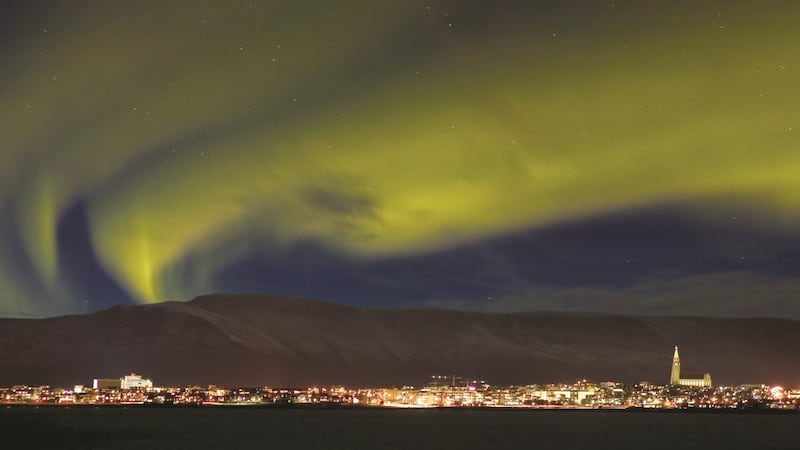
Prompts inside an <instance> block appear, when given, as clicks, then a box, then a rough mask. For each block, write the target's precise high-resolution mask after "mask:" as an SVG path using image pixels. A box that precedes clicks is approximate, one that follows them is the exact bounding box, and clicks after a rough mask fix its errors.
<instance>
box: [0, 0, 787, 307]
mask: <svg viewBox="0 0 800 450" xmlns="http://www.w3.org/2000/svg"><path fill="white" fill-rule="evenodd" d="M797 17H800V4H798V3H797V2H792V1H767V2H744V1H742V2H739V1H717V2H709V1H671V2H656V1H632V0H631V1H527V2H526V1H502V0H500V1H466V0H465V1H392V2H374V1H372V2H370V1H337V2H322V1H320V2H314V1H277V0H275V1H255V0H254V1H219V2H209V1H186V2H166V3H164V2H146V1H145V2H99V1H78V2H72V1H33V2H3V3H2V14H0V61H2V64H0V211H2V219H0V314H2V315H4V316H48V315H55V314H64V313H76V312H84V311H92V310H96V309H98V308H103V307H107V306H110V305H113V304H119V303H129V302H140V303H148V302H158V301H166V300H188V299H190V298H191V297H193V296H195V295H199V294H205V293H209V292H221V291H259V292H272V293H281V294H291V295H302V296H312V297H316V298H320V299H328V300H333V301H340V302H349V303H355V304H363V305H373V306H398V305H399V306H404V305H440V306H453V307H466V308H478V309H489V310H517V309H581V310H584V309H585V310H601V311H615V312H657V313H671V314H695V313H696V314H711V315H726V314H734V315H768V316H784V315H786V316H792V317H800V304H796V303H797V299H796V293H797V292H800V290H798V288H800V283H797V282H796V280H797V276H798V275H799V274H800V232H798V231H797V230H798V225H800V108H798V105H800V90H798V89H797V87H796V85H797V81H796V80H797V78H798V74H800V29H798V28H797V24H796V18H797Z"/></svg>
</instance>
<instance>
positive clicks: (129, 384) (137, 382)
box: [119, 373, 153, 389]
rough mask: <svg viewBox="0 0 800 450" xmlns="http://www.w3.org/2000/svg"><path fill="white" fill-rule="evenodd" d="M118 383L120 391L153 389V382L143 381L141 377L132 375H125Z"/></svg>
mask: <svg viewBox="0 0 800 450" xmlns="http://www.w3.org/2000/svg"><path fill="white" fill-rule="evenodd" d="M119 381H120V389H147V388H151V387H153V382H152V381H150V380H148V379H143V378H142V376H141V375H136V374H135V373H132V374H130V375H125V376H124V377H123V378H122V379H120V380H119Z"/></svg>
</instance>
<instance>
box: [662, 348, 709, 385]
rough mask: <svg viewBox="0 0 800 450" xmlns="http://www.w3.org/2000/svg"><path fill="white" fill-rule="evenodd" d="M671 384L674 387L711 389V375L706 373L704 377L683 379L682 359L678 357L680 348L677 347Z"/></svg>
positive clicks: (673, 357)
mask: <svg viewBox="0 0 800 450" xmlns="http://www.w3.org/2000/svg"><path fill="white" fill-rule="evenodd" d="M669 384H670V385H672V386H691V387H711V374H710V373H708V372H706V373H705V374H703V376H702V377H688V376H687V377H686V378H681V358H680V356H678V346H675V354H674V355H673V356H672V372H671V373H670V378H669Z"/></svg>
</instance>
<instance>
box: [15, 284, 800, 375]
mask: <svg viewBox="0 0 800 450" xmlns="http://www.w3.org/2000/svg"><path fill="white" fill-rule="evenodd" d="M674 345H679V346H681V347H682V351H681V354H682V358H683V362H684V364H683V367H684V368H685V369H686V371H687V372H703V371H710V372H711V373H712V376H713V377H714V381H715V382H717V383H751V382H759V383H760V382H763V383H783V384H790V385H792V386H793V385H794V384H800V375H796V374H800V357H798V356H796V354H795V352H794V349H796V348H797V347H798V346H800V322H797V321H794V320H791V319H771V318H709V317H694V316H687V317H663V316H628V315H620V314H605V313H593V312H590V313H569V312H524V313H482V312H474V311H453V310H437V309H421V308H415V309H375V308H363V307H356V306H351V305H341V304H336V303H326V302H320V301H316V300H308V299H302V298H295V297H281V296H269V295H260V294H214V295H206V296H200V297H197V298H195V299H192V300H190V301H188V302H165V303H159V304H150V305H124V306H115V307H112V308H109V309H107V310H103V311H98V312H95V313H91V314H86V315H71V316H60V317H54V318H46V319H0V385H11V384H23V383H27V384H51V385H59V386H61V385H63V386H69V385H72V384H87V383H89V382H90V381H91V379H92V378H106V377H111V378H116V377H120V376H122V375H124V374H127V373H130V372H136V373H140V374H142V375H144V376H146V377H150V378H152V379H153V380H154V382H155V383H156V384H160V385H188V384H199V385H205V384H219V385H230V386H259V385H271V386H305V385H313V384H345V385H359V386H391V385H403V384H415V385H419V384H424V383H425V382H426V381H427V379H428V377H429V376H430V375H433V374H441V373H448V374H450V373H456V374H458V375H462V376H465V377H469V378H475V379H484V380H486V381H488V382H489V383H492V384H528V383H547V382H560V381H574V380H577V379H583V378H587V379H593V380H595V381H602V380H607V379H613V380H617V381H624V382H637V381H640V380H649V381H652V382H655V383H663V382H666V380H667V378H668V375H669V368H670V364H671V352H672V347H673V346H674Z"/></svg>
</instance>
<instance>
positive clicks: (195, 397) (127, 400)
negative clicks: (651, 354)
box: [0, 347, 800, 409]
mask: <svg viewBox="0 0 800 450" xmlns="http://www.w3.org/2000/svg"><path fill="white" fill-rule="evenodd" d="M0 402H2V403H6V404H15V403H23V404H28V403H34V404H47V403H50V404H93V405H100V404H159V405H275V404H328V405H331V404H338V405H364V406H377V407H396V408H426V407H506V408H618V409H622V408H631V407H640V408H742V407H752V406H754V405H756V406H757V405H761V406H769V407H770V408H782V409H797V408H798V407H800V390H797V391H794V390H786V389H784V388H782V387H779V386H768V385H742V386H718V387H714V386H713V385H712V382H711V375H710V374H709V373H705V374H704V375H703V376H702V377H700V376H695V377H692V376H682V374H681V363H680V356H679V354H678V348H677V347H675V352H674V354H673V359H672V370H671V373H670V380H669V383H668V384H663V385H658V384H651V383H647V382H640V383H637V384H634V385H627V384H623V383H617V382H612V381H608V382H602V383H590V382H587V381H586V380H582V381H579V382H576V383H572V384H563V383H560V384H546V385H526V386H491V385H489V384H487V383H485V382H484V381H466V382H465V381H462V380H461V378H459V377H455V376H434V377H431V379H430V380H429V383H428V384H427V385H425V386H423V387H413V386H405V387H402V388H381V389H348V388H344V387H332V388H319V387H309V388H305V389H272V388H268V387H264V388H235V389H229V388H221V387H217V386H208V387H205V388H203V387H199V386H191V387H155V386H154V385H153V382H152V381H151V380H149V379H145V378H142V376H140V375H137V374H135V373H132V374H130V375H126V376H124V377H122V378H115V379H95V380H94V381H93V383H92V387H91V388H87V387H85V386H82V385H77V386H75V387H74V388H73V389H61V388H56V389H51V388H50V387H49V386H37V387H30V386H14V387H11V388H0Z"/></svg>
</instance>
